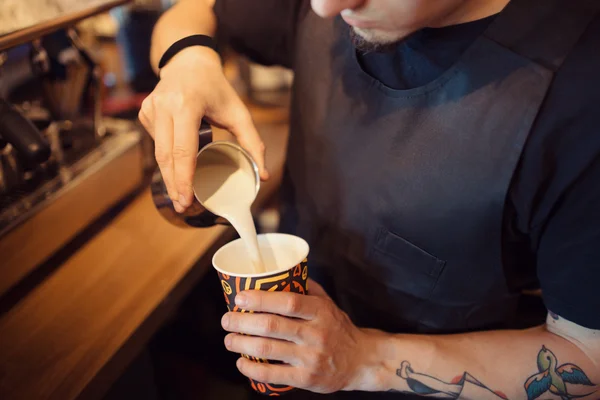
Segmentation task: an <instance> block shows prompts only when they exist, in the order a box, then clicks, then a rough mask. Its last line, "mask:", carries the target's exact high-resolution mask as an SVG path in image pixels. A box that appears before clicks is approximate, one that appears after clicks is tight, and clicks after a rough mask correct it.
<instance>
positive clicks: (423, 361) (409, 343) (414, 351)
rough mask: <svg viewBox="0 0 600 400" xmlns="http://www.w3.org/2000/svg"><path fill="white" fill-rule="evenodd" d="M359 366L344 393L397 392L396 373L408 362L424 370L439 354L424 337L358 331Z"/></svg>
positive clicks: (429, 338) (433, 345) (368, 330)
mask: <svg viewBox="0 0 600 400" xmlns="http://www.w3.org/2000/svg"><path fill="white" fill-rule="evenodd" d="M361 333H362V334H363V339H362V340H361V343H362V345H361V350H360V353H361V354H362V357H361V360H362V362H361V363H360V366H359V367H358V368H357V370H356V373H355V374H354V379H353V380H352V381H351V385H349V386H350V387H349V388H348V389H346V390H361V391H370V392H385V391H389V390H399V385H400V388H401V387H402V382H401V381H399V379H400V378H399V377H398V376H397V374H396V371H398V369H399V368H400V366H401V364H402V361H404V360H409V361H412V363H414V364H417V365H418V366H419V368H422V369H428V368H429V367H430V366H431V364H432V360H434V358H435V353H436V352H438V351H439V349H438V346H437V343H436V342H435V340H431V337H429V336H425V335H423V336H422V335H401V334H390V333H386V332H382V331H378V330H375V329H361Z"/></svg>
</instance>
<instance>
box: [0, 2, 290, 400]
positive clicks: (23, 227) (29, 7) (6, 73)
mask: <svg viewBox="0 0 600 400" xmlns="http://www.w3.org/2000/svg"><path fill="white" fill-rule="evenodd" d="M172 4H173V1H172V0H137V1H127V0H27V1H24V0H0V398H1V399H28V400H31V399H60V400H69V399H76V398H85V399H87V398H93V399H132V398H136V399H198V398H201V399H224V398H227V399H247V398H253V397H254V396H256V395H255V394H253V393H252V392H251V391H250V388H249V385H248V384H247V381H246V380H245V378H244V377H243V376H241V375H240V374H239V373H238V371H237V370H236V368H235V360H236V359H237V355H234V354H229V353H227V352H226V351H225V350H224V346H223V338H224V331H223V330H222V329H221V327H220V319H221V316H222V314H223V313H224V312H225V311H226V308H225V305H224V303H223V297H222V293H221V288H220V284H219V281H218V279H217V276H216V273H215V272H214V271H213V270H212V267H211V265H210V259H211V256H212V254H213V253H214V251H215V250H216V249H217V248H218V247H220V246H221V245H223V244H224V243H225V242H227V241H229V240H231V239H233V238H234V232H233V230H232V228H230V227H228V226H223V225H219V226H207V227H198V228H183V227H178V226H174V225H172V224H170V223H169V222H167V221H166V220H165V219H164V218H163V217H162V216H161V215H160V214H159V213H158V212H157V211H156V209H155V207H154V204H153V201H152V196H151V190H150V186H151V183H152V179H153V175H154V174H155V171H156V165H155V162H154V156H153V142H152V140H151V139H150V138H149V136H148V135H147V134H146V132H144V130H143V128H142V127H141V125H140V124H139V122H138V121H137V114H138V111H139V108H140V104H141V102H142V101H143V99H144V98H145V97H146V96H147V95H148V93H149V92H150V91H152V89H153V88H154V86H155V85H156V83H157V78H156V76H155V74H154V73H153V71H152V69H151V67H150V64H149V50H150V39H151V33H152V28H153V26H154V24H155V23H156V21H157V19H158V17H159V16H160V14H161V13H163V12H164V11H165V10H167V9H168V8H169V7H170V6H172ZM219 52H220V54H221V57H222V60H223V63H224V67H225V71H226V75H227V77H228V79H230V81H231V82H232V84H233V85H234V87H235V88H236V90H237V91H238V92H239V94H240V95H241V96H242V98H243V100H244V101H245V102H246V104H247V105H248V107H249V109H250V111H251V113H252V116H253V118H254V121H255V124H256V126H257V128H258V130H259V133H260V134H261V135H262V137H263V140H264V141H265V142H266V145H267V148H268V151H267V160H268V167H269V169H270V171H271V173H272V175H273V177H272V179H271V180H270V181H269V182H268V183H265V184H263V185H262V187H261V191H260V194H259V197H258V199H257V201H256V203H255V209H254V215H255V219H256V223H257V227H258V229H259V231H261V232H269V231H274V230H276V229H277V223H278V215H277V211H276V205H277V188H278V185H279V182H280V179H281V175H282V166H283V162H284V154H285V148H286V144H287V130H288V125H287V124H288V104H289V97H290V96H289V88H290V85H291V82H292V79H293V76H292V74H291V72H290V71H287V70H284V69H281V68H265V67H260V66H257V65H254V64H252V63H250V62H249V61H248V60H245V59H243V58H241V57H239V56H238V55H237V54H235V53H234V52H232V51H231V50H230V49H229V48H228V47H227V45H226V43H219ZM214 137H215V138H217V139H222V138H225V139H229V140H233V138H232V137H231V136H229V135H228V134H227V133H226V132H222V131H219V130H215V131H214Z"/></svg>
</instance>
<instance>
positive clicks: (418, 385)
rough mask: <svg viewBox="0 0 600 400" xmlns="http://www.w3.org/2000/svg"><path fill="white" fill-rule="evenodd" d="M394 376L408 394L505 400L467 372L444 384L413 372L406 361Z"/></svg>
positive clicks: (500, 393) (505, 398) (501, 394)
mask: <svg viewBox="0 0 600 400" xmlns="http://www.w3.org/2000/svg"><path fill="white" fill-rule="evenodd" d="M396 375H398V376H399V377H400V378H402V379H404V380H406V384H407V385H408V387H409V388H410V389H411V391H410V392H408V393H416V394H419V395H422V396H435V397H437V398H442V399H459V400H460V399H477V400H502V399H504V400H507V399H508V397H506V395H505V394H504V393H502V392H500V391H493V390H491V389H489V388H488V387H486V386H485V385H484V384H483V383H481V382H480V381H478V380H477V379H475V378H474V377H473V376H472V375H471V374H469V373H468V372H465V373H463V374H462V375H458V376H457V377H455V378H454V379H453V380H452V381H451V382H444V381H442V380H439V379H437V378H434V377H433V376H431V375H427V374H421V373H418V372H415V371H414V370H413V369H412V367H411V366H410V363H409V362H408V361H402V365H401V366H400V369H398V370H396Z"/></svg>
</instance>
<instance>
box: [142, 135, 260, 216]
mask: <svg viewBox="0 0 600 400" xmlns="http://www.w3.org/2000/svg"><path fill="white" fill-rule="evenodd" d="M203 126H204V127H203V128H201V129H200V131H199V137H200V140H199V146H198V147H199V151H198V155H197V157H200V156H201V154H202V152H203V151H205V150H207V149H210V148H211V147H213V146H231V147H234V148H235V149H236V150H238V151H239V152H240V153H241V154H243V155H244V156H245V157H246V158H247V159H248V160H249V161H250V164H251V165H252V166H253V169H254V175H255V179H256V193H255V195H256V194H257V193H258V191H259V189H260V176H259V172H258V167H257V165H256V163H255V162H254V160H253V159H252V157H251V156H250V154H248V153H247V152H246V151H245V150H244V149H242V148H241V147H240V146H238V145H237V144H235V143H232V142H226V141H218V142H212V130H211V129H210V127H209V126H206V125H203ZM151 192H152V200H153V201H154V205H155V206H156V209H157V210H158V212H159V213H160V214H161V215H162V216H163V217H164V218H165V219H166V220H167V221H169V222H170V223H172V224H174V225H177V226H181V227H191V228H206V227H210V226H213V225H229V221H227V220H226V219H224V218H222V217H219V216H217V215H215V214H213V213H212V212H210V211H209V210H207V209H206V207H204V205H203V204H202V203H201V202H200V201H198V199H197V198H194V200H193V202H192V205H191V206H190V207H188V208H187V209H186V210H185V212H183V213H181V214H180V213H178V212H177V211H175V208H174V207H173V201H172V200H171V198H170V197H169V194H168V192H167V187H166V186H165V182H164V180H163V178H162V175H161V173H160V170H159V169H158V168H157V169H156V170H155V171H154V174H153V176H152V183H151Z"/></svg>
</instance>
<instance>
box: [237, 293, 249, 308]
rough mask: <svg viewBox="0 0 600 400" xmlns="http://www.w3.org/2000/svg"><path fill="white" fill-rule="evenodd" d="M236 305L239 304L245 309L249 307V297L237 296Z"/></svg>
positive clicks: (241, 294)
mask: <svg viewBox="0 0 600 400" xmlns="http://www.w3.org/2000/svg"><path fill="white" fill-rule="evenodd" d="M235 304H237V305H238V306H240V307H245V306H247V305H248V297H247V296H246V295H245V294H243V293H240V294H238V295H237V296H235Z"/></svg>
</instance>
